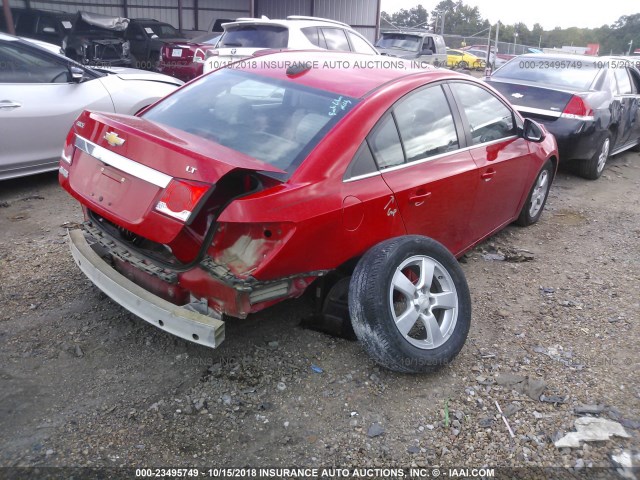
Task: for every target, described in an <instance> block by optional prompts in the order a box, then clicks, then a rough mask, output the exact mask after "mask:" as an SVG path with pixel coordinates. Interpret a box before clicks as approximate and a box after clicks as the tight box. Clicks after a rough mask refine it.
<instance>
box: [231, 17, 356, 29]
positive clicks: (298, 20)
mask: <svg viewBox="0 0 640 480" xmlns="http://www.w3.org/2000/svg"><path fill="white" fill-rule="evenodd" d="M238 25H278V26H282V27H297V28H305V27H320V26H322V27H331V26H333V27H341V28H348V29H350V30H353V29H352V28H351V27H350V26H349V25H347V24H346V23H342V22H338V21H335V20H331V19H323V18H313V17H299V16H290V17H287V18H286V19H277V18H276V19H271V18H238V19H236V20H235V21H233V22H228V23H223V24H222V28H225V29H226V28H227V27H235V26H238Z"/></svg>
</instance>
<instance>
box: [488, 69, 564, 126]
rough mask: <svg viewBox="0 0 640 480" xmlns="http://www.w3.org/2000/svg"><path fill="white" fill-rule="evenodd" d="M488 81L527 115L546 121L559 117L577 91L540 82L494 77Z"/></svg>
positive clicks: (519, 110)
mask: <svg viewBox="0 0 640 480" xmlns="http://www.w3.org/2000/svg"><path fill="white" fill-rule="evenodd" d="M487 83H489V84H490V85H491V86H492V87H493V88H495V89H496V90H498V91H499V92H500V93H501V94H502V95H504V96H505V97H506V98H507V100H509V102H511V104H512V105H513V106H514V107H515V109H516V110H518V112H520V113H521V114H522V115H524V116H525V117H531V118H539V119H543V120H545V121H553V120H555V119H557V118H559V117H560V115H561V114H562V112H563V111H564V109H565V107H566V106H567V103H569V100H571V97H572V96H573V95H574V94H575V93H577V92H572V91H568V90H559V89H558V88H557V87H553V86H545V85H539V84H538V85H530V84H526V83H508V82H503V81H500V80H494V79H490V80H489V81H488V82H487Z"/></svg>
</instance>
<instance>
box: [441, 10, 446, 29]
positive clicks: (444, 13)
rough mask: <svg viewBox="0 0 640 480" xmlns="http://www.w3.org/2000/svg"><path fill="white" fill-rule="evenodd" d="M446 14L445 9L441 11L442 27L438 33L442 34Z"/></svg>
mask: <svg viewBox="0 0 640 480" xmlns="http://www.w3.org/2000/svg"><path fill="white" fill-rule="evenodd" d="M446 16H447V12H446V10H445V11H444V12H442V27H441V28H440V35H444V19H445V18H446Z"/></svg>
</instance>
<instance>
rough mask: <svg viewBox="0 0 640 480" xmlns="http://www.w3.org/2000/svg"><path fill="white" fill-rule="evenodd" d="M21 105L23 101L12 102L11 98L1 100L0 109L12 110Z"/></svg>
mask: <svg viewBox="0 0 640 480" xmlns="http://www.w3.org/2000/svg"><path fill="white" fill-rule="evenodd" d="M21 106H22V104H21V103H17V102H12V101H11V100H0V110H12V109H14V108H20V107H21Z"/></svg>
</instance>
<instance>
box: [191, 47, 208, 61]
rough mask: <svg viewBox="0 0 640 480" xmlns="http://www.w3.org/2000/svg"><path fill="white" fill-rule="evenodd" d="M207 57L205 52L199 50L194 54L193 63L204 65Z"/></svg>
mask: <svg viewBox="0 0 640 480" xmlns="http://www.w3.org/2000/svg"><path fill="white" fill-rule="evenodd" d="M206 57H207V55H206V53H205V52H204V50H202V49H201V48H197V49H196V52H195V53H194V54H193V62H194V63H204V59H205V58H206Z"/></svg>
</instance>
